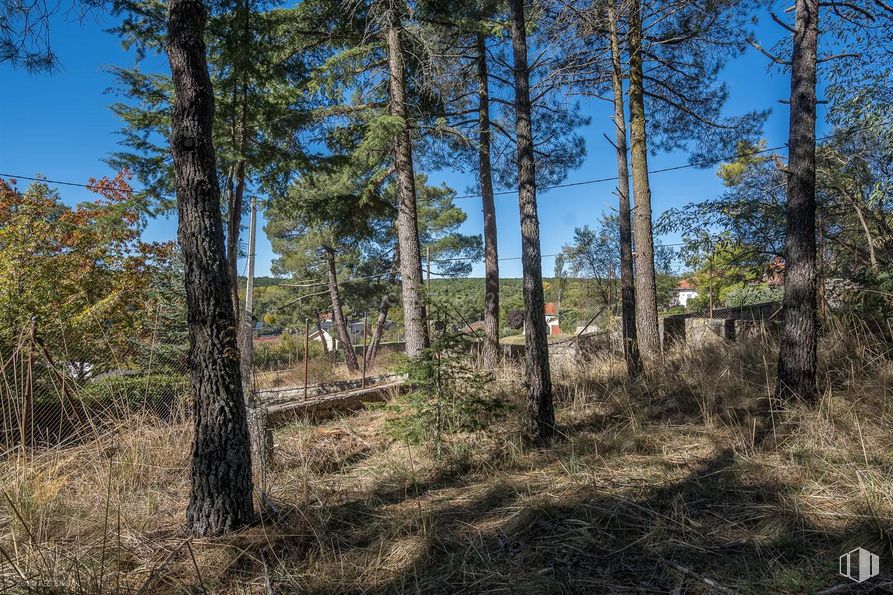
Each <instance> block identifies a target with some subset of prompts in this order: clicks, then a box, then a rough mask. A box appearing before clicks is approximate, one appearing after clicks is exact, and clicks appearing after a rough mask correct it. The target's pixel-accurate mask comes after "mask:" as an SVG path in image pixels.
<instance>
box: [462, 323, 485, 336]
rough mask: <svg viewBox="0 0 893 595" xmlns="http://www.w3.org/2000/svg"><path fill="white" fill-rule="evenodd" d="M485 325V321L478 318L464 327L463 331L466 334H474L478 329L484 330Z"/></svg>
mask: <svg viewBox="0 0 893 595" xmlns="http://www.w3.org/2000/svg"><path fill="white" fill-rule="evenodd" d="M484 326H485V325H484V321H483V320H478V321H475V322H472V323H471V324H468V325H465V326H464V327H462V332H463V333H465V334H474V333H476V332H477V331H482V330H484Z"/></svg>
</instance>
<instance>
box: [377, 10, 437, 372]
mask: <svg viewBox="0 0 893 595" xmlns="http://www.w3.org/2000/svg"><path fill="white" fill-rule="evenodd" d="M389 2H390V8H389V9H388V15H387V18H388V21H387V22H388V25H387V31H386V37H387V45H388V69H389V71H390V81H389V90H390V112H391V115H392V116H394V117H396V118H399V119H400V122H401V129H400V132H398V133H397V136H396V138H395V139H394V153H395V166H396V170H397V184H396V190H397V201H398V207H397V242H398V244H399V248H400V277H401V281H402V297H403V320H404V324H405V326H406V354H407V355H408V356H410V357H419V356H420V355H422V350H423V349H425V348H426V347H427V346H428V325H427V323H426V321H425V302H424V299H423V298H422V295H423V291H422V255H421V247H420V245H419V224H418V212H417V207H416V188H415V171H414V169H413V165H412V139H411V138H410V134H409V122H408V120H407V117H406V83H405V80H404V78H405V74H406V73H405V71H404V67H403V50H402V48H401V46H400V29H401V23H400V15H399V13H398V12H397V11H398V7H397V6H395V5H396V4H397V1H396V0H389Z"/></svg>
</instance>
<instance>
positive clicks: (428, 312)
mask: <svg viewBox="0 0 893 595" xmlns="http://www.w3.org/2000/svg"><path fill="white" fill-rule="evenodd" d="M425 275H426V277H427V278H426V280H425V287H426V289H427V291H426V292H425V293H427V294H428V295H427V299H426V300H425V302H427V304H428V305H427V306H426V307H425V320H427V321H428V337H429V338H430V337H431V246H425Z"/></svg>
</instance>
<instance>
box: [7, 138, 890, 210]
mask: <svg viewBox="0 0 893 595" xmlns="http://www.w3.org/2000/svg"><path fill="white" fill-rule="evenodd" d="M891 124H893V121H889V122H876V123H874V124H868V125H865V126H854V127H852V128H849V129H847V130H846V132H847V133H851V132H856V131H859V130H869V129H871V128H876V127H879V126H888V125H891ZM837 132H840V131H836V132H833V133H831V134H827V135H825V136H821V137H817V138H816V142H819V141H823V140H828V139H830V138H832V137H833V136H834V135H835V134H836V133H837ZM786 148H788V143H784V144H783V145H778V146H776V147H769V148H766V149H760V150H757V151H751V152H749V153H736V154H735V155H729V156H726V157H719V158H716V159H705V160H702V161H695V162H691V163H685V164H680V165H674V166H670V167H662V168H659V169H651V170H648V175H651V174H661V173H666V172H671V171H679V170H683V169H691V168H700V167H707V166H709V165H718V164H720V163H724V162H726V161H732V160H733V159H741V158H744V157H753V156H756V155H761V154H764V153H771V152H772V151H779V150H781V149H786ZM0 178H7V179H9V178H12V179H16V180H29V181H32V182H43V183H44V184H56V185H60V186H74V187H78V188H87V189H88V190H90V189H93V188H95V187H96V186H95V184H84V183H82V182H69V181H65V180H51V179H49V178H39V177H32V176H20V175H16V174H8V173H2V172H0ZM617 180H618V177H617V176H610V177H607V178H595V179H592V180H580V181H578V182H566V183H564V184H554V185H552V186H539V187H538V190H543V191H545V190H556V189H559V188H572V187H574V186H587V185H590V184H601V183H604V182H616V181H617ZM517 193H518V191H517V190H500V191H498V192H494V193H493V196H505V195H509V194H517ZM158 196H159V198H166V199H170V200H173V199H175V198H176V197H174V196H170V195H166V194H160V195H158ZM467 198H481V195H480V194H463V195H461V196H456V197H455V199H456V200H460V199H467Z"/></svg>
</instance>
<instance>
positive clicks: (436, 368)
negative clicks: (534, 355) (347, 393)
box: [380, 333, 509, 452]
mask: <svg viewBox="0 0 893 595" xmlns="http://www.w3.org/2000/svg"><path fill="white" fill-rule="evenodd" d="M468 340H469V339H468V338H467V337H466V336H465V335H464V334H462V333H444V334H442V335H440V336H439V337H437V338H436V339H435V340H434V343H433V344H432V346H431V348H429V349H426V350H425V351H424V352H423V354H422V356H421V357H419V358H417V359H412V360H408V361H407V363H406V365H405V366H404V367H403V368H402V369H401V370H400V371H401V372H403V373H405V374H406V375H407V377H408V381H409V385H410V386H411V387H412V390H411V392H409V393H408V394H405V395H403V396H401V397H399V398H398V399H395V400H394V401H392V402H390V403H388V404H385V405H382V406H380V408H381V409H384V410H385V411H387V412H388V413H390V414H391V416H390V417H389V418H388V419H387V420H386V422H385V430H386V431H387V432H388V433H389V434H391V435H392V436H393V437H395V438H397V439H400V440H404V441H405V442H407V443H410V444H418V443H420V442H423V441H426V440H433V442H434V444H435V446H436V448H437V451H438V452H439V451H440V446H441V440H442V435H443V434H450V433H455V432H464V431H475V430H482V429H485V428H487V427H488V426H490V425H491V424H492V423H494V422H495V421H497V420H499V419H501V418H502V417H503V416H504V415H505V413H506V412H507V411H508V409H509V404H508V403H507V402H506V401H504V400H502V399H500V398H498V397H497V396H494V395H493V394H492V392H491V391H490V390H488V386H487V385H488V384H489V382H490V380H491V378H490V376H489V375H487V374H482V373H480V372H478V371H477V370H475V369H474V368H472V367H471V365H470V358H469V349H468V348H469V345H468V344H467V342H468Z"/></svg>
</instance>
